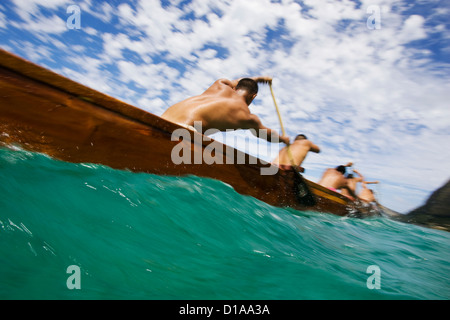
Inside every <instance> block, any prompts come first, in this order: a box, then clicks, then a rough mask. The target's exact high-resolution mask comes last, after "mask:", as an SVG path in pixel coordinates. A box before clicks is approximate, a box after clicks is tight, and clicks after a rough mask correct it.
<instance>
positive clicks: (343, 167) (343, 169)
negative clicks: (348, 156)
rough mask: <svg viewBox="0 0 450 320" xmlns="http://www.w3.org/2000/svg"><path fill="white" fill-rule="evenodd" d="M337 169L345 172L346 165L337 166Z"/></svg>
mask: <svg viewBox="0 0 450 320" xmlns="http://www.w3.org/2000/svg"><path fill="white" fill-rule="evenodd" d="M336 171H338V172H340V173H342V174H345V166H337V167H336Z"/></svg>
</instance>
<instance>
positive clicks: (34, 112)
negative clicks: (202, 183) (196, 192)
mask: <svg viewBox="0 0 450 320" xmlns="http://www.w3.org/2000/svg"><path fill="white" fill-rule="evenodd" d="M178 128H181V127H179V126H178V125H176V124H173V123H171V122H168V121H166V120H164V119H162V118H160V117H157V116H155V115H153V114H150V113H148V112H145V111H143V110H141V109H139V108H136V107H134V106H131V105H128V104H126V103H124V102H121V101H119V100H116V99H114V98H112V97H109V96H107V95H104V94H102V93H99V92H97V91H95V90H92V89H90V88H87V87H85V86H83V85H81V84H78V83H76V82H74V81H71V80H69V79H67V78H64V77H62V76H60V75H58V74H55V73H53V72H51V71H48V70H46V69H44V68H42V67H39V66H37V65H34V64H32V63H30V62H28V61H26V60H23V59H21V58H19V57H16V56H14V55H12V54H10V53H8V52H6V51H3V50H0V143H2V144H4V145H19V146H20V147H22V148H23V149H26V150H30V151H35V152H41V153H44V154H47V155H49V156H51V157H54V158H56V159H60V160H63V161H68V162H75V163H81V162H84V163H97V164H103V165H107V166H110V167H112V168H115V169H128V170H131V171H134V172H147V173H152V174H159V175H175V176H182V175H188V174H192V175H197V176H201V177H208V178H213V179H218V180H221V181H223V182H225V183H228V184H229V185H231V186H232V187H233V188H234V189H235V190H236V191H237V192H239V193H241V194H244V195H249V196H252V197H255V198H257V199H260V200H262V201H264V202H267V203H269V204H271V205H274V206H279V207H292V208H294V209H298V210H313V211H320V212H329V213H333V214H337V215H341V216H344V215H347V214H348V213H349V210H350V209H351V208H353V209H355V208H356V209H358V208H359V207H358V206H357V205H356V204H355V203H353V202H351V201H349V199H348V198H346V197H344V196H342V195H340V194H339V193H336V192H333V191H331V190H328V189H327V188H324V187H322V186H320V185H317V184H316V183H314V182H312V181H308V180H305V181H306V183H307V185H308V186H309V189H310V191H311V192H312V193H313V195H314V198H315V200H316V201H315V204H314V205H305V204H304V203H301V202H300V201H299V199H298V197H297V196H296V190H295V188H294V173H293V172H290V171H281V170H280V171H279V172H278V173H277V174H275V175H261V174H260V169H261V168H263V167H268V166H270V164H268V163H265V162H263V161H261V160H259V159H255V158H252V157H251V156H249V155H246V154H243V153H241V152H240V151H238V150H235V149H232V148H231V147H228V146H224V145H222V146H223V151H224V152H223V153H222V154H217V153H216V154H215V155H214V156H215V159H217V158H218V157H219V158H220V157H221V158H222V159H223V161H222V162H223V164H218V163H213V164H210V165H209V164H205V163H203V164H180V165H176V164H174V163H173V161H172V159H171V153H172V149H173V148H174V147H175V146H176V145H177V144H178V143H181V142H178V141H172V139H171V137H172V132H173V131H174V130H175V129H178ZM205 140H206V141H205ZM212 142H213V141H211V140H210V139H206V138H205V137H204V136H203V135H201V134H199V133H196V132H191V142H190V144H191V145H190V147H191V150H192V152H195V151H199V152H202V150H204V148H205V147H206V146H207V145H209V144H210V143H212ZM182 143H187V142H186V141H183V142H182ZM214 143H216V144H218V143H219V142H217V141H214ZM226 148H228V149H226ZM216 150H217V149H216ZM219 153H220V152H219ZM202 154H204V153H202ZM230 155H233V157H234V159H238V157H241V158H242V157H245V159H246V160H245V164H237V163H235V164H227V160H226V157H227V156H228V157H229V156H230ZM192 159H194V155H193V154H192ZM216 162H217V161H216ZM228 162H230V161H228ZM234 162H236V161H234ZM251 163H255V164H251ZM355 206H356V207H355ZM362 211H363V210H360V212H362ZM363 214H367V212H363Z"/></svg>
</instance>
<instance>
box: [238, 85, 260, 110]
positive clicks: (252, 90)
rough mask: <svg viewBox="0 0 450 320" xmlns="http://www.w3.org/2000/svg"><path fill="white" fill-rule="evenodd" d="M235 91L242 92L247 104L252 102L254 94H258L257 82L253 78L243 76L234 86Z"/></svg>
mask: <svg viewBox="0 0 450 320" xmlns="http://www.w3.org/2000/svg"><path fill="white" fill-rule="evenodd" d="M236 91H237V92H239V91H241V92H243V95H244V96H245V101H246V102H247V104H248V105H250V103H252V101H253V99H255V97H256V95H257V94H258V84H257V83H256V81H255V80H253V79H250V78H243V79H241V80H239V82H238V84H237V86H236Z"/></svg>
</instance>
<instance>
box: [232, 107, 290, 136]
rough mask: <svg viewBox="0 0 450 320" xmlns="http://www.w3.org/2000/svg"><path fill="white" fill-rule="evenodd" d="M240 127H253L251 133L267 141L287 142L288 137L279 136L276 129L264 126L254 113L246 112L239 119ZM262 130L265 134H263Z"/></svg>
mask: <svg viewBox="0 0 450 320" xmlns="http://www.w3.org/2000/svg"><path fill="white" fill-rule="evenodd" d="M239 122H240V127H241V129H253V130H252V133H254V134H255V135H256V137H258V138H262V139H265V140H267V141H268V142H278V143H279V142H284V143H285V144H289V143H290V141H289V137H287V136H280V135H279V134H278V133H277V131H275V130H273V129H270V128H268V127H266V126H264V125H263V124H262V123H261V120H260V119H259V118H258V116H256V115H254V114H251V113H250V114H248V116H247V117H246V118H245V119H242V120H240V121H239ZM264 132H265V133H266V134H264Z"/></svg>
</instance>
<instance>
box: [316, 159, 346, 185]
mask: <svg viewBox="0 0 450 320" xmlns="http://www.w3.org/2000/svg"><path fill="white" fill-rule="evenodd" d="M352 165H353V163H351V162H349V163H347V164H346V165H345V166H338V167H336V168H330V169H327V170H325V172H324V173H323V175H322V178H321V179H320V181H319V182H318V184H320V185H321V186H324V187H326V188H328V189H332V190H339V189H343V188H348V181H347V179H346V178H345V176H344V174H345V167H351V166H352Z"/></svg>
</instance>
